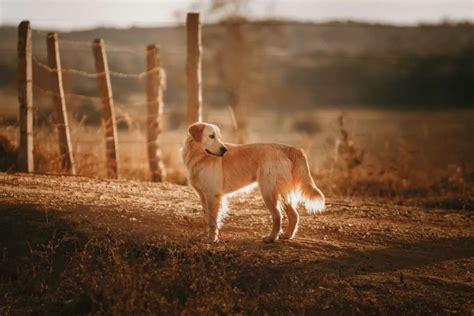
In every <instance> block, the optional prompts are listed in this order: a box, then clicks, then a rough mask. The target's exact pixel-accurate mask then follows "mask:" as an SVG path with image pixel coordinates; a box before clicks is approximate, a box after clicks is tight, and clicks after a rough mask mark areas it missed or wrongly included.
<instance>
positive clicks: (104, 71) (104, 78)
mask: <svg viewBox="0 0 474 316" xmlns="http://www.w3.org/2000/svg"><path fill="white" fill-rule="evenodd" d="M93 52H94V59H95V69H96V72H97V73H99V74H101V75H99V76H98V77H97V78H98V82H99V88H100V91H101V96H102V112H103V117H104V122H105V152H106V158H107V176H108V177H110V178H115V179H117V178H118V177H119V157H118V139H117V122H116V118H115V107H114V100H113V96H112V83H111V82H110V73H109V65H108V63H107V55H106V53H105V45H104V40H102V39H96V40H95V41H94V42H93Z"/></svg>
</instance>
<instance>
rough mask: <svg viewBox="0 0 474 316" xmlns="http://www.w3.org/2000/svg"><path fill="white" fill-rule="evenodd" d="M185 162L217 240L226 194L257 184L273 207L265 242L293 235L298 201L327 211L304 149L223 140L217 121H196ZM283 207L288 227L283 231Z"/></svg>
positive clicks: (186, 145) (211, 234)
mask: <svg viewBox="0 0 474 316" xmlns="http://www.w3.org/2000/svg"><path fill="white" fill-rule="evenodd" d="M182 156H183V161H184V164H185V165H186V168H187V169H188V173H189V181H190V184H191V185H192V186H193V188H194V189H195V190H196V192H197V193H198V195H199V197H200V198H201V203H202V206H203V209H204V210H205V211H206V212H207V214H208V225H209V240H210V241H211V242H215V241H218V238H219V229H220V226H221V225H222V220H223V218H224V216H225V213H226V211H227V209H226V208H227V202H226V196H227V195H229V194H231V193H232V192H235V191H237V190H240V189H242V188H244V187H246V186H249V185H252V184H253V183H257V184H258V186H259V188H260V191H261V193H262V197H263V200H264V202H265V205H266V206H267V208H268V209H269V210H270V212H271V215H272V219H273V227H272V231H271V233H270V235H269V236H268V237H266V238H265V239H264V240H265V241H268V242H275V241H276V240H278V238H284V239H291V238H293V237H294V236H295V234H296V231H297V229H298V222H299V215H298V212H297V211H296V207H297V205H298V204H303V205H304V206H305V208H306V210H307V211H308V212H310V213H316V212H322V211H323V210H324V195H323V193H322V192H321V191H320V190H319V189H318V188H317V187H316V185H315V183H314V181H313V178H312V177H311V174H310V171H309V167H308V162H307V159H306V155H305V153H304V151H303V150H302V149H298V148H295V147H291V146H287V145H282V144H246V145H234V144H224V143H223V142H222V141H221V134H220V130H219V128H218V127H217V126H216V125H212V124H208V123H195V124H192V125H190V126H189V128H188V137H187V138H186V140H185V143H184V147H183V151H182ZM282 211H285V212H286V214H287V216H288V228H287V229H286V231H285V232H284V233H281V221H282Z"/></svg>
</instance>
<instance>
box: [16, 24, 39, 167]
mask: <svg viewBox="0 0 474 316" xmlns="http://www.w3.org/2000/svg"><path fill="white" fill-rule="evenodd" d="M31 53H32V44H31V25H30V22H29V21H22V22H21V23H20V25H19V26H18V102H19V104H20V146H19V152H18V161H17V164H18V166H17V168H18V170H19V171H22V172H34V170H35V167H34V156H33V153H34V148H33V147H34V142H33V136H34V135H33V121H34V118H33V116H34V112H33V67H32V55H31Z"/></svg>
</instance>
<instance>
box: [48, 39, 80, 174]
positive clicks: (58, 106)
mask: <svg viewBox="0 0 474 316" xmlns="http://www.w3.org/2000/svg"><path fill="white" fill-rule="evenodd" d="M47 47H48V64H49V67H50V68H51V69H54V70H55V71H54V72H52V73H51V90H52V91H53V92H54V95H53V100H54V111H55V115H54V117H55V122H56V126H57V129H58V136H59V137H58V138H59V152H60V154H61V166H62V168H63V169H65V170H67V171H68V172H69V173H70V174H72V175H75V174H76V167H75V165H74V157H73V154H72V145H71V135H70V133H69V124H68V117H67V110H66V100H65V98H64V88H63V74H62V68H61V58H60V56H59V44H58V34H57V33H49V34H48V37H47Z"/></svg>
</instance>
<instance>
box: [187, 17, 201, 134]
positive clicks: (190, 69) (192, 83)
mask: <svg viewBox="0 0 474 316" xmlns="http://www.w3.org/2000/svg"><path fill="white" fill-rule="evenodd" d="M186 43H187V60H186V76H187V87H186V88H187V94H186V98H187V123H188V125H189V124H192V123H194V122H200V121H201V120H202V92H201V78H202V76H201V25H200V23H199V13H188V15H187V17H186Z"/></svg>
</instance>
